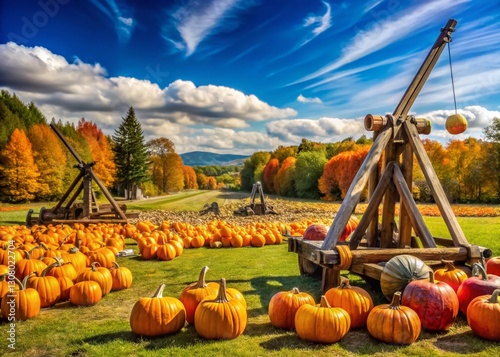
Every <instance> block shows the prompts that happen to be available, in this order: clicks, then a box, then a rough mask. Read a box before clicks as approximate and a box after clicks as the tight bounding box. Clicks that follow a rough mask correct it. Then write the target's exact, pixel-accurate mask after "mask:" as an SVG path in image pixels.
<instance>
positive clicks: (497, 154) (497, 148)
mask: <svg viewBox="0 0 500 357" xmlns="http://www.w3.org/2000/svg"><path fill="white" fill-rule="evenodd" d="M484 136H485V137H486V140H488V142H489V143H490V146H491V150H488V151H487V152H486V153H485V154H486V156H487V161H488V162H489V166H490V167H491V168H492V169H493V172H494V173H493V175H492V176H490V177H491V178H492V180H494V181H495V183H496V199H497V200H498V201H500V118H493V120H492V121H491V123H490V124H489V125H488V126H487V127H486V128H485V129H484Z"/></svg>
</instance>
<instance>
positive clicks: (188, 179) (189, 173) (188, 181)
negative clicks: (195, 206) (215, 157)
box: [183, 166, 198, 190]
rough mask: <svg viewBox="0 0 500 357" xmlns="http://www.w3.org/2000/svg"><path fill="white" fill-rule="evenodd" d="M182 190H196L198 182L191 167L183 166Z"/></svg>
mask: <svg viewBox="0 0 500 357" xmlns="http://www.w3.org/2000/svg"><path fill="white" fill-rule="evenodd" d="M183 170H184V188H185V189H189V190H197V189H198V182H197V180H196V172H195V171H194V169H193V168H192V167H191V166H184V167H183Z"/></svg>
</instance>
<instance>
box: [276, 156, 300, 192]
mask: <svg viewBox="0 0 500 357" xmlns="http://www.w3.org/2000/svg"><path fill="white" fill-rule="evenodd" d="M296 161H297V159H296V158H295V156H289V157H287V158H286V159H285V160H284V161H283V163H282V164H281V166H280V168H279V169H278V172H277V173H276V176H274V189H275V190H276V193H277V194H278V195H280V196H287V197H293V196H295V193H296V192H295V181H294V180H293V177H294V172H295V162H296Z"/></svg>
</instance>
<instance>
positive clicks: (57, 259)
mask: <svg viewBox="0 0 500 357" xmlns="http://www.w3.org/2000/svg"><path fill="white" fill-rule="evenodd" d="M54 259H55V260H56V262H55V263H54V264H57V266H58V267H60V266H62V265H63V264H64V260H63V258H62V257H60V256H57V257H54Z"/></svg>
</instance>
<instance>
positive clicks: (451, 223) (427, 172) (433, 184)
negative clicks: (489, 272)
mask: <svg viewBox="0 0 500 357" xmlns="http://www.w3.org/2000/svg"><path fill="white" fill-rule="evenodd" d="M403 127H404V130H405V131H406V134H407V135H408V140H409V142H410V145H411V147H412V149H413V151H414V152H415V155H416V157H417V160H418V163H419V164H420V168H421V169H422V172H423V173H424V176H425V179H426V180H427V184H428V185H429V187H430V189H431V192H432V197H434V201H436V204H437V206H438V208H439V212H441V216H442V217H443V220H444V222H445V223H446V226H447V227H448V230H449V232H450V235H451V238H452V239H453V242H454V243H455V246H464V247H467V246H469V245H470V244H469V242H468V241H467V238H465V235H464V233H463V231H462V228H461V227H460V225H459V224H458V221H457V218H456V217H455V214H454V213H453V210H452V209H451V206H450V203H449V202H448V198H447V197H446V194H445V193H444V190H443V187H442V186H441V183H440V182H439V178H438V177H437V175H436V172H435V171H434V168H433V167H432V163H431V160H430V159H429V157H428V156H427V153H426V151H425V148H424V145H423V144H422V142H421V141H420V137H419V135H418V132H417V128H415V125H413V124H411V123H410V122H409V121H405V123H404V124H403Z"/></svg>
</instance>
